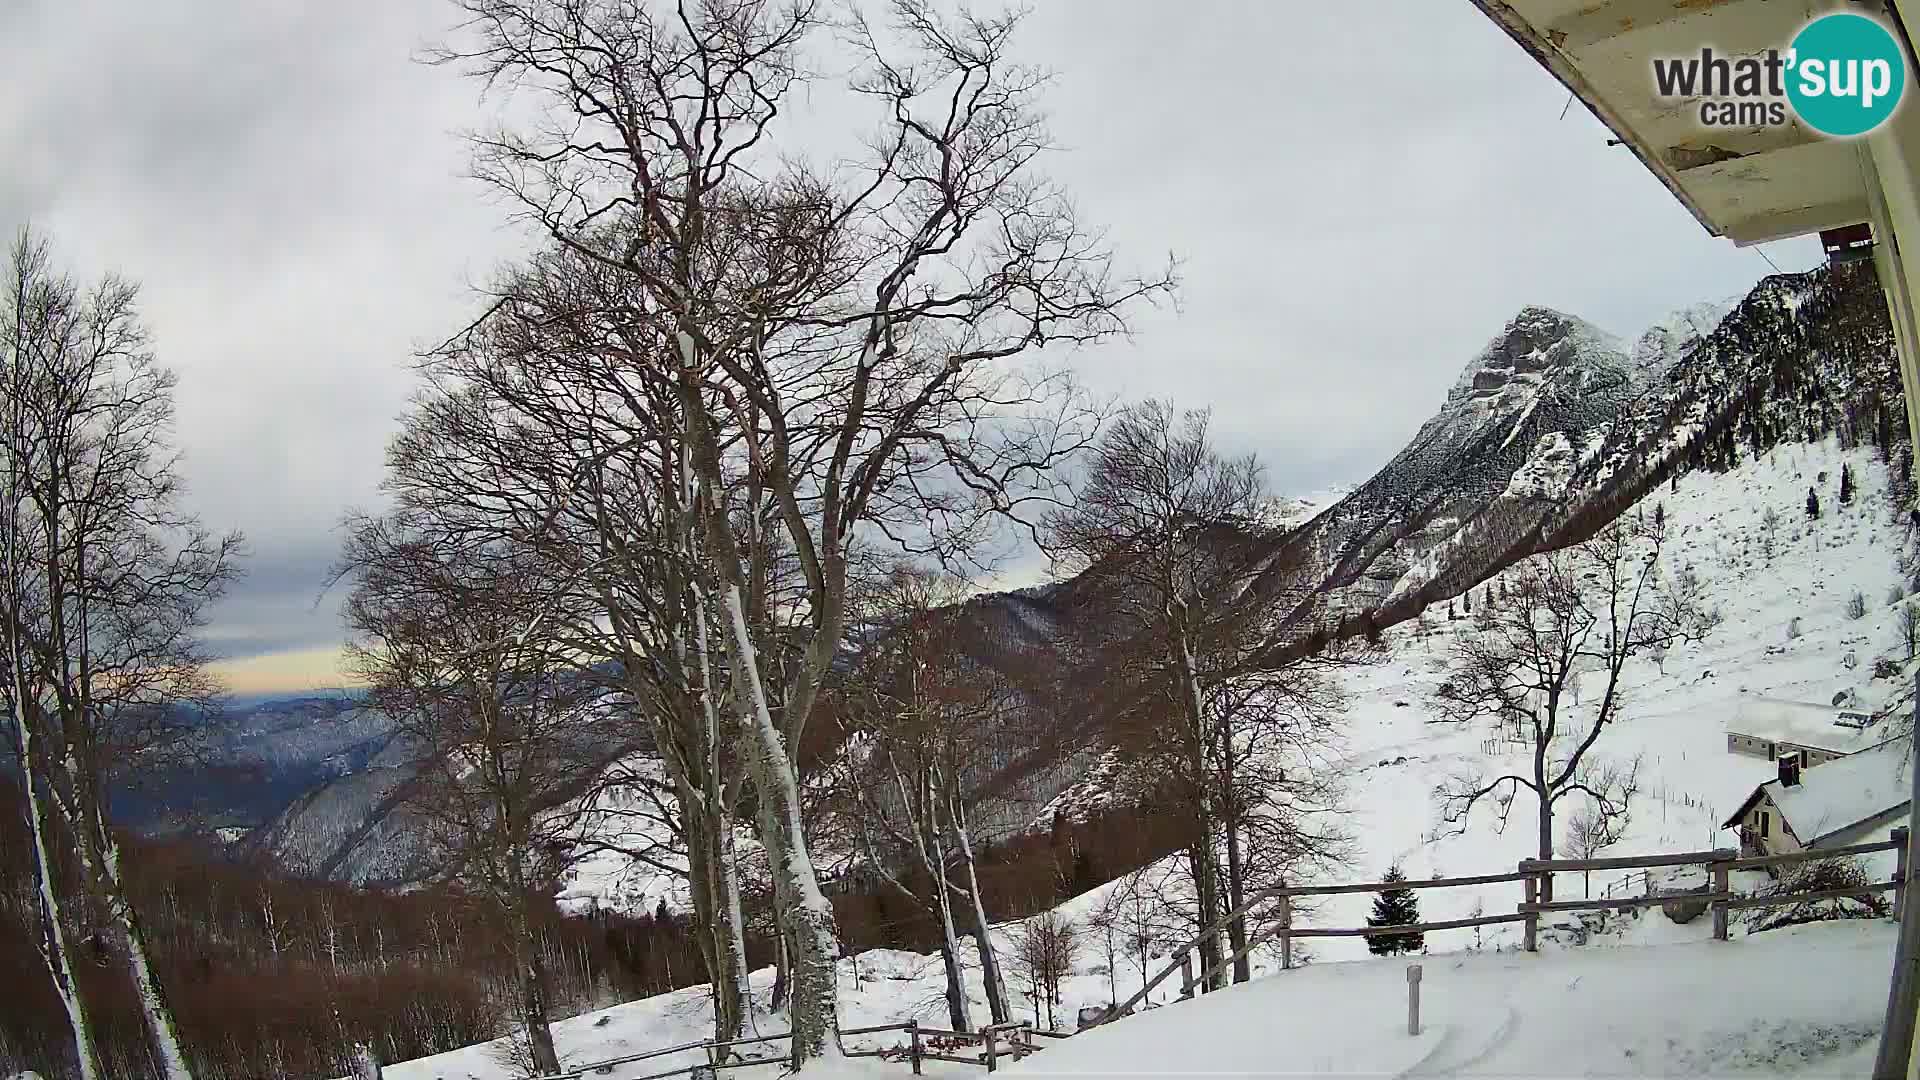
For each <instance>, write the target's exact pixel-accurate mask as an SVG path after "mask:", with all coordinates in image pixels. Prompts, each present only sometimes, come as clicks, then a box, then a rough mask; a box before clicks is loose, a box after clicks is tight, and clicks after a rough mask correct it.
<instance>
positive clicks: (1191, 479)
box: [1046, 402, 1339, 988]
mask: <svg viewBox="0 0 1920 1080" xmlns="http://www.w3.org/2000/svg"><path fill="white" fill-rule="evenodd" d="M1264 505H1265V496H1264V491H1263V487H1262V477H1261V469H1260V466H1259V464H1258V462H1256V461H1255V460H1254V459H1253V458H1251V457H1247V458H1238V459H1229V458H1225V457H1223V456H1221V455H1220V454H1219V452H1218V451H1217V450H1216V449H1215V448H1214V446H1213V444H1212V441H1211V439H1210V437H1209V434H1208V417H1207V414H1206V413H1204V412H1191V411H1190V412H1186V413H1176V411H1175V410H1174V409H1173V407H1172V406H1171V405H1169V404H1165V403H1162V402H1146V403H1142V404H1138V405H1133V406H1129V407H1128V408H1126V409H1124V410H1122V411H1121V413H1120V415H1119V416H1118V417H1117V418H1116V419H1115V421H1114V422H1113V424H1112V425H1111V426H1110V427H1109V429H1108V430H1107V432H1106V434H1105V435H1104V437H1103V438H1102V440H1101V441H1100V443H1099V444H1098V446H1097V448H1096V450H1095V452H1094V455H1093V461H1092V464H1091V466H1090V468H1089V469H1088V471H1087V475H1086V478H1085V480H1084V481H1083V482H1082V484H1081V485H1080V489H1079V490H1078V491H1077V492H1076V493H1075V497H1074V500H1073V502H1072V503H1071V505H1069V506H1067V507H1064V508H1061V509H1059V510H1056V511H1054V512H1052V513H1050V514H1049V515H1048V516H1047V518H1046V531H1047V538H1048V542H1049V544H1050V546H1051V547H1052V549H1053V550H1054V551H1055V552H1056V554H1057V557H1058V558H1059V560H1060V561H1061V562H1062V563H1063V564H1064V565H1065V566H1067V567H1068V568H1069V569H1073V570H1078V571H1080V572H1081V573H1080V577H1079V579H1078V592H1079V594H1080V596H1081V597H1082V598H1083V600H1082V603H1084V604H1085V605H1086V606H1087V607H1088V608H1089V610H1090V616H1089V617H1087V618H1083V619H1080V620H1078V621H1077V622H1078V625H1079V626H1080V627H1082V628H1084V629H1083V630H1082V631H1081V632H1080V635H1079V638H1078V639H1077V640H1076V641H1075V642H1074V643H1073V644H1074V646H1075V647H1076V648H1077V649H1078V650H1080V652H1081V653H1082V655H1081V657H1080V658H1079V662H1080V663H1083V664H1085V665H1087V666H1089V668H1090V669H1091V670H1095V671H1097V672H1099V676H1098V680H1099V682H1100V683H1101V684H1102V687H1103V688H1104V692H1105V693H1106V694H1107V695H1109V697H1110V701H1108V702H1103V704H1102V707H1103V708H1105V709H1108V710H1109V711H1112V712H1113V713H1115V714H1116V715H1117V716H1118V717H1119V721H1118V726H1119V727H1120V728H1121V729H1122V730H1124V731H1126V732H1128V735H1129V736H1130V740H1131V741H1132V742H1133V743H1134V744H1135V746H1136V752H1137V753H1141V754H1144V755H1145V756H1147V757H1149V758H1151V759H1152V760H1153V761H1154V762H1155V763H1156V764H1157V765H1158V768H1157V770H1156V772H1157V773H1158V775H1159V776H1160V777H1161V778H1162V783H1163V784H1165V785H1166V786H1167V787H1168V788H1169V791H1168V792H1167V794H1168V795H1169V796H1170V797H1172V798H1175V799H1177V800H1179V805H1180V806H1181V807H1182V808H1183V810H1185V811H1186V812H1188V813H1190V814H1191V833H1190V836H1189V841H1188V844H1187V849H1186V858H1187V862H1188V869H1189V873H1190V875H1191V878H1192V882H1193V902H1194V911H1193V916H1194V919H1195V925H1196V926H1197V927H1203V926H1209V925H1212V924H1214V923H1215V922H1217V921H1218V920H1219V919H1220V917H1221V916H1223V915H1225V914H1227V913H1228V912H1229V911H1231V910H1234V909H1237V908H1239V907H1240V906H1241V905H1242V904H1243V903H1244V901H1245V900H1246V898H1247V897H1248V896H1249V895H1251V894H1252V893H1253V892H1254V891H1257V889H1254V888H1250V887H1249V877H1250V875H1249V872H1248V870H1249V867H1250V866H1255V865H1257V866H1258V867H1260V868H1261V869H1262V870H1263V871H1264V872H1265V873H1266V874H1268V875H1273V876H1278V875H1281V874H1284V873H1286V872H1288V871H1289V870H1292V869H1294V868H1296V867H1298V866H1299V865H1300V864H1301V862H1302V861H1305V860H1313V859H1321V858H1331V857H1334V856H1335V855H1336V853H1337V848H1338V846H1339V845H1338V836H1337V832H1336V831H1335V830H1334V829H1332V828H1331V826H1330V825H1329V824H1328V822H1327V820H1326V818H1325V814H1326V812H1328V811H1331V810H1332V809H1334V801H1335V800H1334V795H1335V788H1334V785H1333V784H1332V783H1331V781H1330V771H1329V770H1326V769H1316V768H1315V767H1314V766H1315V765H1316V764H1321V763H1322V762H1320V761H1319V759H1320V758H1321V757H1322V756H1323V751H1324V749H1325V747H1326V746H1327V744H1328V740H1329V727H1328V724H1329V722H1330V719H1331V717H1332V715H1333V707H1334V706H1335V705H1336V704H1337V702H1338V695H1337V693H1336V692H1335V691H1334V688H1333V687H1332V686H1331V685H1330V684H1328V683H1326V682H1325V681H1323V680H1322V679H1320V678H1319V677H1318V674H1317V671H1316V666H1317V665H1319V664H1324V663H1327V662H1329V657H1328V656H1327V655H1326V654H1323V655H1321V656H1318V657H1314V658H1311V659H1308V660H1303V661H1297V662H1295V663H1292V664H1290V665H1288V666H1285V667H1282V668H1279V669H1273V670H1267V669H1261V668H1258V667H1255V666H1252V665H1251V664H1249V663H1248V659H1249V657H1251V656H1253V655H1256V654H1257V653H1258V652H1259V651H1260V650H1261V648H1262V647H1264V646H1265V645H1267V644H1268V643H1269V640H1270V638H1271V635H1272V633H1273V629H1274V628H1273V625H1272V622H1273V620H1274V619H1275V618H1276V615H1275V610H1274V607H1273V606H1272V605H1270V604H1269V603H1267V602H1266V600H1265V598H1263V597H1261V596H1259V595H1258V594H1257V593H1256V592H1255V591H1254V589H1253V587H1252V585H1253V582H1254V579H1255V578H1256V577H1257V576H1258V574H1259V573H1260V571H1261V569H1262V567H1263V563H1262V556H1263V554H1264V553H1265V552H1266V551H1267V550H1268V549H1267V548H1266V547H1264V546H1263V545H1262V543H1261V537H1262V536H1263V535H1264V534H1263V533H1262V532H1261V531H1260V527H1259V524H1258V521H1259V515H1260V513H1261V511H1262V509H1263V507H1264ZM1252 844H1258V845H1260V850H1259V851H1258V853H1257V854H1254V853H1251V852H1249V851H1248V847H1249V845H1252ZM1226 932H1227V944H1226V947H1227V949H1228V950H1229V951H1230V952H1232V953H1233V954H1235V955H1237V956H1238V959H1237V960H1236V961H1235V965H1234V970H1233V977H1234V978H1235V979H1236V980H1237V981H1244V980H1245V979H1246V978H1248V977H1249V975H1250V967H1249V964H1248V961H1247V957H1246V956H1245V955H1244V949H1243V946H1244V945H1245V944H1246V940H1247V927H1246V922H1245V919H1244V918H1236V919H1233V920H1231V921H1230V922H1229V923H1228V926H1227V931H1226ZM1223 956H1224V954H1223V952H1222V947H1221V943H1220V942H1219V941H1218V940H1215V939H1214V938H1213V937H1212V935H1208V936H1207V937H1206V938H1204V939H1203V940H1202V941H1201V942H1200V961H1201V966H1202V968H1203V969H1204V970H1205V971H1206V972H1207V973H1208V982H1209V988H1218V987H1219V986H1223V985H1225V980H1226V978H1227V971H1226V970H1225V967H1224V966H1223V964H1222V959H1223Z"/></svg>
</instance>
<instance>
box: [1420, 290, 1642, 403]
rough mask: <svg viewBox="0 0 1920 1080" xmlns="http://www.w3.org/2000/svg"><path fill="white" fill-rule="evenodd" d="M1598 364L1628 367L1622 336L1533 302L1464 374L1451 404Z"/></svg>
mask: <svg viewBox="0 0 1920 1080" xmlns="http://www.w3.org/2000/svg"><path fill="white" fill-rule="evenodd" d="M1596 364H1597V365H1602V366H1605V367H1611V368H1618V369H1623V370H1624V369H1625V368H1626V366H1627V351H1626V349H1625V347H1624V346H1623V344H1622V343H1621V341H1620V339H1619V338H1616V337H1614V336H1613V335H1612V334H1609V333H1607V332H1606V331H1605V330H1602V329H1600V328H1599V327H1597V326H1595V325H1593V324H1592V323H1590V322H1587V321H1586V320H1584V319H1580V318H1576V317H1575V316H1572V315H1569V314H1567V313H1566V312H1564V311H1555V310H1554V309H1553V308H1549V307H1541V306H1538V305H1534V304H1529V305H1527V306H1526V307H1523V308H1521V309H1520V311H1519V312H1518V313H1517V314H1515V315H1514V317H1513V318H1511V319H1509V320H1507V325H1506V326H1505V327H1503V328H1502V329H1501V331H1500V333H1499V334H1498V335H1496V336H1495V337H1494V339H1493V340H1492V341H1490V342H1488V343H1487V347H1486V348H1485V349H1482V350H1481V351H1480V354H1479V355H1478V356H1476V357H1474V358H1473V361H1472V362H1471V363H1469V364H1468V365H1467V367H1466V370H1465V371H1462V372H1461V373H1460V378H1459V379H1457V380H1456V381H1455V382H1454V384H1453V389H1452V390H1450V391H1449V392H1448V393H1447V402H1448V403H1449V404H1452V403H1454V402H1457V401H1460V400H1462V399H1465V398H1491V397H1496V396H1500V395H1501V394H1502V393H1503V392H1504V391H1505V390H1507V389H1508V388H1509V387H1510V386H1513V385H1515V384H1516V383H1519V384H1535V385H1537V384H1538V383H1540V382H1541V381H1543V380H1544V379H1546V378H1548V377H1550V376H1552V375H1553V374H1555V373H1557V372H1560V371H1563V370H1569V369H1576V368H1583V367H1590V366H1593V365H1596Z"/></svg>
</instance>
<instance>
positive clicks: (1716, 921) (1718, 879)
mask: <svg viewBox="0 0 1920 1080" xmlns="http://www.w3.org/2000/svg"><path fill="white" fill-rule="evenodd" d="M1727 882H1728V875H1727V864H1726V863H1724V862H1716V863H1714V864H1713V885H1712V888H1713V891H1714V892H1716V893H1726V892H1728V891H1729V890H1728V886H1727ZM1713 940H1715V941H1725V940H1727V902H1726V901H1725V900H1715V901H1714V902H1713Z"/></svg>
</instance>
